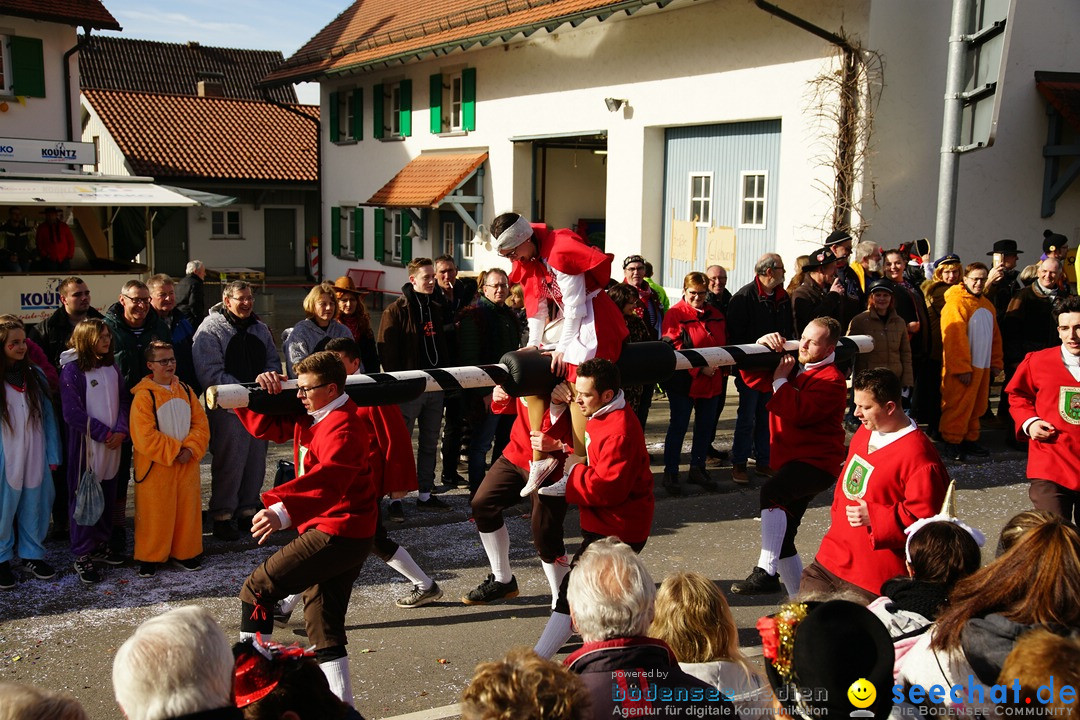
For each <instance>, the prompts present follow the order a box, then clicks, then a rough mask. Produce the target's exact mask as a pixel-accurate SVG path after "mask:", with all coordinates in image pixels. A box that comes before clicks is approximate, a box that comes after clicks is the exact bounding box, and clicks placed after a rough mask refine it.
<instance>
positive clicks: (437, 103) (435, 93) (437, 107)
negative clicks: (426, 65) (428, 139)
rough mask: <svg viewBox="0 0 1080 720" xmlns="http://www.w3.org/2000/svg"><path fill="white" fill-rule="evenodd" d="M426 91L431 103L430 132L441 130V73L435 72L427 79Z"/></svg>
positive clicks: (437, 132) (436, 132)
mask: <svg viewBox="0 0 1080 720" xmlns="http://www.w3.org/2000/svg"><path fill="white" fill-rule="evenodd" d="M428 93H429V95H430V100H431V101H430V103H429V104H430V105H431V132H432V133H434V134H436V135H437V134H439V133H441V132H442V73H435V74H434V75H432V76H431V77H430V78H429V79H428Z"/></svg>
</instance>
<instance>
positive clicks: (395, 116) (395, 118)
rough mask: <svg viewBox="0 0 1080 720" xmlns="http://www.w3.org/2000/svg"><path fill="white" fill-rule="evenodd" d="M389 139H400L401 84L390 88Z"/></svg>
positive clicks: (395, 84)
mask: <svg viewBox="0 0 1080 720" xmlns="http://www.w3.org/2000/svg"><path fill="white" fill-rule="evenodd" d="M389 105H390V137H401V83H394V84H393V85H391V86H390V103H389Z"/></svg>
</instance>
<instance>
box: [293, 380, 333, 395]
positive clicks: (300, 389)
mask: <svg viewBox="0 0 1080 720" xmlns="http://www.w3.org/2000/svg"><path fill="white" fill-rule="evenodd" d="M329 384H330V383H323V384H322V385H309V386H308V387H304V386H302V385H297V386H296V394H297V395H299V396H300V397H307V396H308V393H310V392H311V391H312V390H318V389H319V388H321V387H326V386H327V385H329Z"/></svg>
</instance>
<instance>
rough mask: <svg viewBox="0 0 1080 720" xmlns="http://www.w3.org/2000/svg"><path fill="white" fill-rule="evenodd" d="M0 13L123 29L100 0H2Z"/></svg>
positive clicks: (101, 27) (76, 24) (71, 23)
mask: <svg viewBox="0 0 1080 720" xmlns="http://www.w3.org/2000/svg"><path fill="white" fill-rule="evenodd" d="M0 15H15V16H16V17H25V18H33V19H34V20H47V21H50V22H57V23H64V24H65V25H75V26H79V25H83V26H85V25H89V26H90V27H92V28H96V29H98V30H123V28H122V27H120V23H118V22H116V18H114V17H113V16H112V14H111V13H110V12H109V11H108V10H106V9H105V6H104V5H102V4H101V2H100V0H0Z"/></svg>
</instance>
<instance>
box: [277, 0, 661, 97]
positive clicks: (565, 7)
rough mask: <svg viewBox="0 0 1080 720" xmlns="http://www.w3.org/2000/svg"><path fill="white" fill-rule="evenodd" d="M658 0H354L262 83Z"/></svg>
mask: <svg viewBox="0 0 1080 720" xmlns="http://www.w3.org/2000/svg"><path fill="white" fill-rule="evenodd" d="M659 2H660V0H494V1H492V0H488V1H487V2H486V3H485V2H484V1H483V0H426V1H425V2H401V0H355V2H353V4H352V5H350V6H349V8H348V9H347V10H345V12H343V13H341V14H340V15H338V16H337V18H335V19H334V21H333V22H331V23H330V24H329V25H327V26H326V27H325V28H323V29H322V30H321V31H320V32H319V33H318V34H317V35H316V36H315V37H313V38H312V39H311V40H309V41H308V42H307V43H306V44H305V45H304V46H303V47H302V48H300V49H299V50H298V51H297V52H296V53H295V54H294V55H293V56H292V57H290V58H289V59H288V60H286V61H285V64H284V65H282V66H281V67H280V68H278V69H277V70H275V71H274V72H272V73H270V74H269V75H268V76H267V77H266V78H265V80H264V82H267V83H271V84H277V83H280V82H285V81H288V82H299V81H300V80H307V79H315V78H320V77H325V76H326V75H328V74H333V72H335V71H343V70H347V69H365V68H368V67H372V66H374V65H377V64H379V63H382V62H386V61H389V60H394V59H398V58H404V57H409V56H412V55H417V54H425V53H426V52H431V51H432V50H434V49H435V48H440V47H453V46H457V45H461V44H466V45H468V44H473V43H475V42H477V41H480V40H481V39H484V38H486V37H499V36H509V35H513V34H515V32H516V31H520V30H521V29H524V28H528V27H534V26H537V25H543V26H545V27H547V28H548V29H549V30H550V29H554V28H555V27H557V26H558V25H560V24H562V23H564V22H568V21H570V20H574V19H578V18H580V19H584V18H587V17H594V16H598V17H601V18H604V17H607V16H608V15H609V14H611V13H613V12H618V11H622V10H625V11H627V12H633V11H634V10H636V9H638V8H640V7H642V6H645V5H653V4H659Z"/></svg>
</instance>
